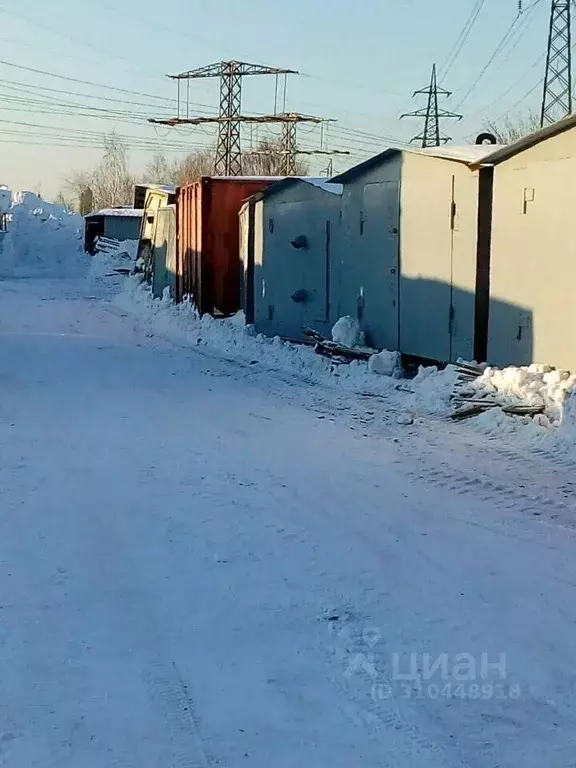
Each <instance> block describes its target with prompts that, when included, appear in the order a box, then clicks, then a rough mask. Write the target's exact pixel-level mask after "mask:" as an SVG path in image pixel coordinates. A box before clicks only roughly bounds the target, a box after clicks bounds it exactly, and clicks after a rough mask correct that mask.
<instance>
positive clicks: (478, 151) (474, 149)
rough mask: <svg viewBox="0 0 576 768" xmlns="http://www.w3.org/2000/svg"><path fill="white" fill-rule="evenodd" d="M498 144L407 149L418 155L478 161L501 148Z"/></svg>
mask: <svg viewBox="0 0 576 768" xmlns="http://www.w3.org/2000/svg"><path fill="white" fill-rule="evenodd" d="M502 148H503V147H502V145H500V144H468V145H465V146H452V145H451V144H449V145H447V146H444V147H426V148H424V149H407V150H404V151H406V152H415V153H417V154H419V155H432V156H434V157H439V158H442V159H445V160H458V161H460V162H463V163H470V164H474V163H480V162H481V161H482V160H483V159H484V158H486V157H488V156H489V155H491V154H493V153H494V152H497V151H498V150H499V149H502Z"/></svg>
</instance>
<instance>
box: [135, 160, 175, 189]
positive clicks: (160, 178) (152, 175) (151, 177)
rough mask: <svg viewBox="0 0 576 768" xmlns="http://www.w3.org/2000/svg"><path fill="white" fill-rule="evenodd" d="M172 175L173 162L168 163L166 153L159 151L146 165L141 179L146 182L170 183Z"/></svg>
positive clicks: (173, 174) (173, 171) (173, 169)
mask: <svg viewBox="0 0 576 768" xmlns="http://www.w3.org/2000/svg"><path fill="white" fill-rule="evenodd" d="M174 176H175V166H174V163H169V162H168V160H167V159H166V155H163V154H161V153H159V154H157V155H154V157H153V158H152V160H150V162H149V163H148V165H147V166H146V169H145V170H144V176H143V181H145V182H146V183H147V184H172V183H174Z"/></svg>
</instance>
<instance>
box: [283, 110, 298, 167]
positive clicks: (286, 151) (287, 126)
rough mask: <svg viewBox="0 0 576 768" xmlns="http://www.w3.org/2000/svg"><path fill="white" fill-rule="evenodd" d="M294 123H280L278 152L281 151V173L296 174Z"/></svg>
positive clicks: (296, 148)
mask: <svg viewBox="0 0 576 768" xmlns="http://www.w3.org/2000/svg"><path fill="white" fill-rule="evenodd" d="M297 151H298V147H297V145H296V123H283V124H282V137H281V139H280V152H281V153H282V175H283V176H296V153H297Z"/></svg>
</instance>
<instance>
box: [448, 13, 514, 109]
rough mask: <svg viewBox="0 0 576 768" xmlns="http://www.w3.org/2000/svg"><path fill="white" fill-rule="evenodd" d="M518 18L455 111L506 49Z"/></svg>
mask: <svg viewBox="0 0 576 768" xmlns="http://www.w3.org/2000/svg"><path fill="white" fill-rule="evenodd" d="M520 18H521V13H518V14H517V16H516V17H515V19H514V21H513V22H512V24H511V25H510V26H509V27H508V29H507V30H506V33H505V34H504V37H503V38H502V39H501V40H500V42H499V43H498V45H497V46H496V50H495V51H494V53H493V54H492V56H490V58H489V59H488V61H487V62H486V64H485V65H484V66H483V67H482V69H481V70H480V73H479V74H478V76H477V77H476V79H475V80H474V82H473V83H472V85H471V86H470V88H468V90H467V91H466V93H465V95H464V97H463V98H462V99H461V100H460V102H459V103H458V104H457V105H456V107H455V108H456V109H460V108H461V107H462V105H463V104H464V102H465V101H466V100H467V99H468V97H469V96H470V94H471V93H472V91H474V89H475V88H476V86H477V85H478V83H479V82H480V80H482V78H483V77H484V75H485V74H486V72H487V71H488V69H489V68H490V67H491V66H492V64H493V63H494V61H495V60H496V59H497V57H498V56H499V55H500V54H501V53H502V51H503V50H504V48H505V47H506V45H507V43H508V40H509V38H510V35H511V34H512V32H513V31H514V28H515V26H516V24H517V23H518V20H519V19H520Z"/></svg>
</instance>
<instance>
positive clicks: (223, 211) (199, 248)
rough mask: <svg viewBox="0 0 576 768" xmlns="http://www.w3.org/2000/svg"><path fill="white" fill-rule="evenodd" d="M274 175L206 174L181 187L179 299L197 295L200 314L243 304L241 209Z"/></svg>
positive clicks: (233, 309)
mask: <svg viewBox="0 0 576 768" xmlns="http://www.w3.org/2000/svg"><path fill="white" fill-rule="evenodd" d="M270 183H271V180H270V179H243V178H242V177H238V178H217V177H214V178H203V179H201V180H200V181H197V182H194V183H193V184H188V185H186V186H185V187H182V188H181V189H180V190H179V195H178V245H177V248H178V259H177V262H178V298H182V297H183V296H185V295H187V294H189V295H192V296H193V297H194V301H195V302H196V304H197V306H198V308H199V310H200V312H201V313H203V314H204V313H210V314H216V313H221V314H224V315H231V314H234V313H235V312H237V311H238V310H239V309H240V305H241V301H240V287H241V272H240V245H239V238H240V232H239V222H238V214H239V212H240V208H241V206H242V204H243V202H244V200H246V199H247V198H248V197H250V196H251V195H253V194H255V193H256V192H259V191H260V190H262V189H264V188H265V187H266V186H268V184H270Z"/></svg>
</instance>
